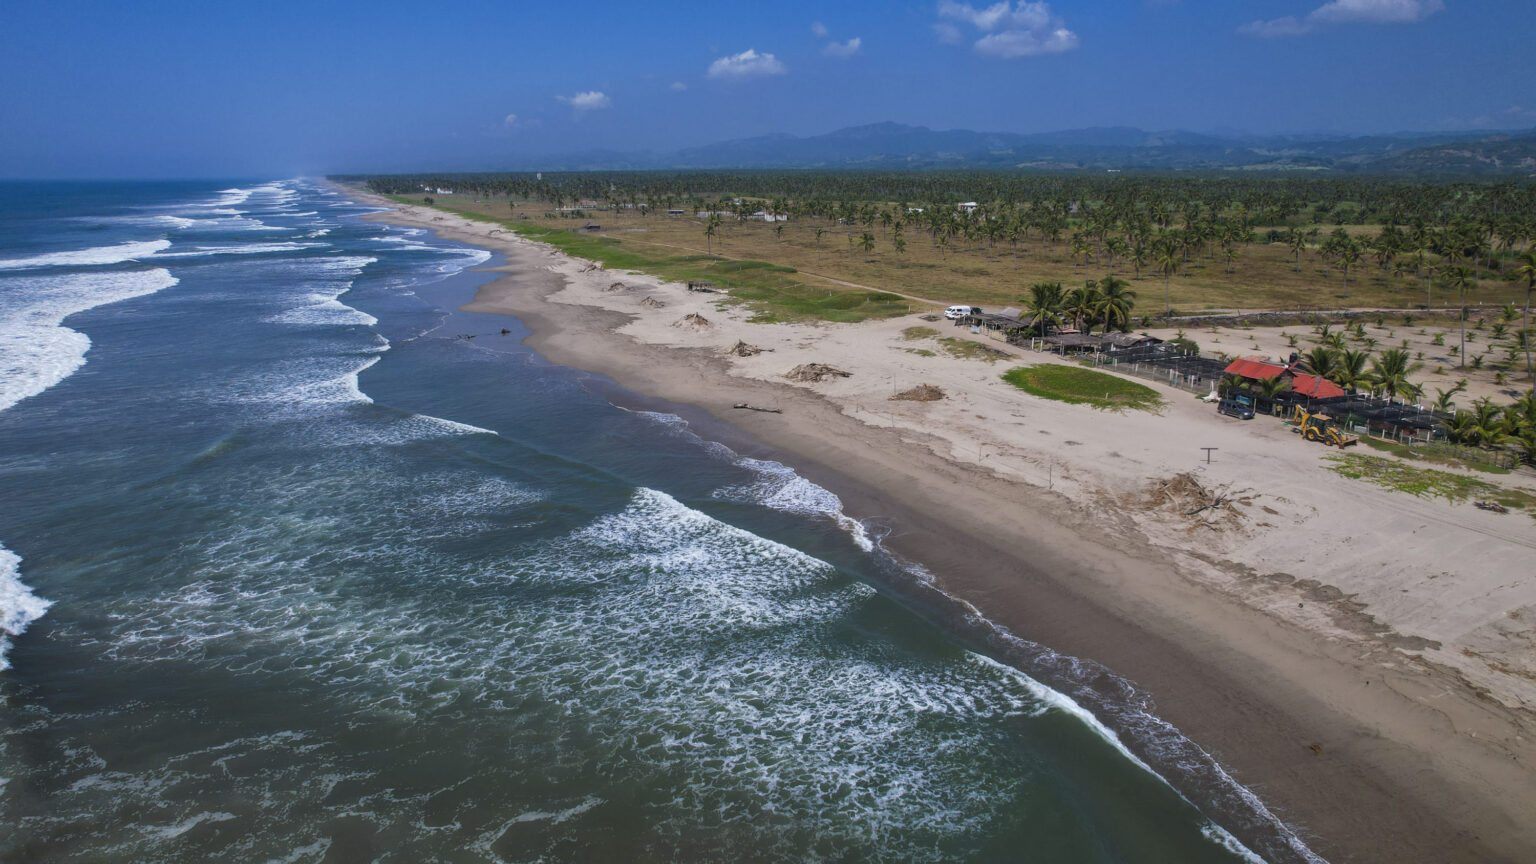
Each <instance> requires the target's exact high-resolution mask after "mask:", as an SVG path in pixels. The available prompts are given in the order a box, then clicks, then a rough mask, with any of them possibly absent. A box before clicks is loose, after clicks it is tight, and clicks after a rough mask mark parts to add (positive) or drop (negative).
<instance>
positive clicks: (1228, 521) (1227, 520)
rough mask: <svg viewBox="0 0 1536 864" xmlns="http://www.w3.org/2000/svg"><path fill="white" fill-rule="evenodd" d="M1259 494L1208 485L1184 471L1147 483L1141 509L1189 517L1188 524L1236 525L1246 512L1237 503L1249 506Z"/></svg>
mask: <svg viewBox="0 0 1536 864" xmlns="http://www.w3.org/2000/svg"><path fill="white" fill-rule="evenodd" d="M1257 497H1258V495H1256V494H1254V493H1253V490H1252V489H1242V490H1238V491H1233V489H1232V484H1230V483H1228V484H1226V485H1224V486H1217V487H1208V486H1206V485H1205V484H1204V483H1201V482H1200V478H1199V477H1197V476H1195V475H1194V474H1193V473H1191V472H1189V471H1184V472H1181V473H1178V474H1175V475H1173V476H1172V477H1169V478H1168V479H1166V480H1162V481H1156V480H1154V481H1153V482H1152V483H1151V484H1150V485H1148V487H1147V489H1146V491H1145V493H1144V495H1143V497H1142V500H1141V502H1140V505H1141V507H1142V509H1144V510H1162V511H1167V512H1170V513H1173V514H1174V515H1176V516H1180V517H1183V518H1184V519H1187V520H1189V523H1190V528H1191V529H1194V528H1209V529H1211V530H1213V531H1221V530H1228V529H1233V528H1239V527H1241V526H1242V524H1243V522H1244V521H1246V520H1247V518H1248V517H1247V515H1246V514H1244V513H1243V511H1241V510H1239V509H1238V506H1239V505H1241V506H1243V507H1252V506H1253V501H1254V499H1255V498H1257Z"/></svg>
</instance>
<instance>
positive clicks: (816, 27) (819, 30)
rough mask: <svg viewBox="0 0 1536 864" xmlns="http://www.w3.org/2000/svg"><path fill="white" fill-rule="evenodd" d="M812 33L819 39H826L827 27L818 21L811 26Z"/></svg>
mask: <svg viewBox="0 0 1536 864" xmlns="http://www.w3.org/2000/svg"><path fill="white" fill-rule="evenodd" d="M811 32H812V33H814V34H815V35H816V38H817V39H825V38H827V25H825V24H823V23H821V22H820V21H816V22H814V23H812V24H811Z"/></svg>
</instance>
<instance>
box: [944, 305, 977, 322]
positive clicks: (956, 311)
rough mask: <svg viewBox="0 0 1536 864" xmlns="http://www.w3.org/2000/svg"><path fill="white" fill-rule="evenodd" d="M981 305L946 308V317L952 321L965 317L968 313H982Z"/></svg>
mask: <svg viewBox="0 0 1536 864" xmlns="http://www.w3.org/2000/svg"><path fill="white" fill-rule="evenodd" d="M980 314H981V307H980V306H951V307H949V308H948V309H945V310H944V317H945V318H948V319H950V320H951V321H954V320H958V319H960V318H964V317H965V316H967V315H980Z"/></svg>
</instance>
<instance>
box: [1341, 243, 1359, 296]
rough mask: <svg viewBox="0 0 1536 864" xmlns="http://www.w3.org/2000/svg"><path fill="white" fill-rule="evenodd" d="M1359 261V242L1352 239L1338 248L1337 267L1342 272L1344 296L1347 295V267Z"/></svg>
mask: <svg viewBox="0 0 1536 864" xmlns="http://www.w3.org/2000/svg"><path fill="white" fill-rule="evenodd" d="M1359 263H1360V244H1358V243H1355V242H1353V241H1351V242H1349V243H1345V244H1344V245H1343V247H1342V248H1340V249H1339V267H1340V268H1341V269H1342V270H1343V272H1344V296H1345V297H1346V298H1347V297H1348V296H1349V268H1351V267H1353V266H1355V265H1356V264H1359Z"/></svg>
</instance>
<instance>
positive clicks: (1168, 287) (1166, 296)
mask: <svg viewBox="0 0 1536 864" xmlns="http://www.w3.org/2000/svg"><path fill="white" fill-rule="evenodd" d="M1156 263H1157V269H1159V270H1161V271H1163V314H1164V315H1168V314H1171V313H1172V312H1173V274H1174V273H1175V272H1177V271H1178V269H1179V266H1180V265H1182V264H1183V263H1184V261H1183V259H1181V258H1180V257H1179V249H1178V247H1177V246H1176V245H1174V244H1173V243H1164V244H1163V246H1162V248H1160V249H1158V250H1157V261H1156Z"/></svg>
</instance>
